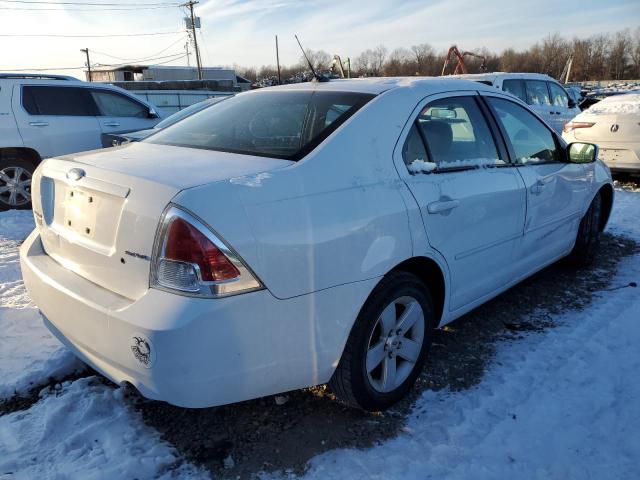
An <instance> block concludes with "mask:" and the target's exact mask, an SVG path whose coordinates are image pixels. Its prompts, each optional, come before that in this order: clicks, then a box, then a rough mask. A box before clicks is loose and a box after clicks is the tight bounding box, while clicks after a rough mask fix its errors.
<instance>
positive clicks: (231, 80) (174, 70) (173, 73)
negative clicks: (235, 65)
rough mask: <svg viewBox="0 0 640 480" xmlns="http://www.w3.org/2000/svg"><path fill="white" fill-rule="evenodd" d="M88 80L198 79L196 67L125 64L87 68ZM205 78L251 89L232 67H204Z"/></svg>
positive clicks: (241, 89) (151, 80)
mask: <svg viewBox="0 0 640 480" xmlns="http://www.w3.org/2000/svg"><path fill="white" fill-rule="evenodd" d="M85 76H86V78H87V80H91V81H93V82H109V83H111V82H165V81H166V82H170V81H182V80H198V69H197V68H196V67H181V66H167V65H161V66H154V65H123V66H121V67H117V68H106V67H98V68H95V69H92V70H91V79H89V72H88V71H86V70H85ZM202 77H203V80H213V81H216V82H218V85H219V86H220V87H224V88H230V89H234V90H240V91H244V90H249V89H250V88H251V82H250V81H249V80H247V79H246V78H243V77H241V76H239V75H236V72H235V70H233V69H230V68H213V67H205V68H203V69H202Z"/></svg>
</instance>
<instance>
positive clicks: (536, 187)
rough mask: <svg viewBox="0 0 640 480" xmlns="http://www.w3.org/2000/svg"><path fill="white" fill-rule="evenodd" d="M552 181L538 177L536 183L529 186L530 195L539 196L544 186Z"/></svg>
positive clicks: (548, 178)
mask: <svg viewBox="0 0 640 480" xmlns="http://www.w3.org/2000/svg"><path fill="white" fill-rule="evenodd" d="M552 181H553V177H551V176H548V177H538V179H537V180H536V183H534V184H533V185H532V186H531V193H536V194H540V193H542V189H543V188H544V187H545V185H549V184H550V183H551V182H552Z"/></svg>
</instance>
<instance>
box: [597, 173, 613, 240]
mask: <svg viewBox="0 0 640 480" xmlns="http://www.w3.org/2000/svg"><path fill="white" fill-rule="evenodd" d="M598 193H600V198H601V199H602V213H601V215H600V231H601V232H602V231H603V230H604V228H605V227H606V226H607V222H608V221H609V216H610V215H611V210H612V209H613V187H612V186H611V184H609V183H605V184H604V185H603V186H602V187H600V190H598Z"/></svg>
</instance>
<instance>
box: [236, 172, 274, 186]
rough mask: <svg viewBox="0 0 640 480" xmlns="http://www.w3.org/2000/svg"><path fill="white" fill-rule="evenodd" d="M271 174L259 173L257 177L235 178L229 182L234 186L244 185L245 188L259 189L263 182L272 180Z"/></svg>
mask: <svg viewBox="0 0 640 480" xmlns="http://www.w3.org/2000/svg"><path fill="white" fill-rule="evenodd" d="M271 177H272V175H271V174H270V173H266V172H265V173H258V174H257V175H248V176H244V177H234V178H232V179H230V180H229V181H230V182H231V183H233V184H234V185H244V186H245V187H259V186H261V185H262V181H263V180H266V179H267V178H271Z"/></svg>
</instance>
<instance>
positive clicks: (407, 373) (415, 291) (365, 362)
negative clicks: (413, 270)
mask: <svg viewBox="0 0 640 480" xmlns="http://www.w3.org/2000/svg"><path fill="white" fill-rule="evenodd" d="M403 322H404V323H403ZM403 325H404V326H407V325H408V328H404V327H403ZM435 328H436V320H435V315H434V309H433V301H432V299H431V295H430V293H429V290H428V288H427V287H426V285H425V284H424V283H423V282H422V281H421V280H420V279H419V278H418V277H416V276H415V275H413V274H410V273H407V272H402V271H397V272H392V273H390V274H389V275H387V276H386V277H385V278H384V279H383V280H382V281H381V282H380V283H379V284H378V285H377V286H376V288H375V289H374V290H373V292H372V293H371V295H370V296H369V298H368V299H367V301H366V303H365V304H364V306H363V307H362V310H361V311H360V314H359V315H358V318H357V319H356V322H355V324H354V326H353V329H352V330H351V333H350V335H349V338H348V340H347V343H346V346H345V349H344V352H343V353H342V358H341V359H340V363H339V364H338V367H337V368H336V371H335V372H334V374H333V377H332V378H331V380H330V382H329V388H330V389H331V390H332V391H333V393H335V395H336V396H337V397H338V398H339V399H340V400H342V401H344V402H345V403H347V404H349V405H351V406H354V407H359V408H362V409H364V410H368V411H379V410H384V409H386V408H388V407H390V406H391V405H393V404H394V403H396V402H397V401H398V400H400V399H402V398H403V397H404V396H405V395H406V394H407V393H408V391H409V390H410V389H411V387H412V386H413V384H414V383H415V381H416V378H417V377H418V375H419V374H420V372H421V371H422V367H423V366H424V362H425V359H426V357H427V354H428V351H429V346H430V344H431V341H432V339H433V333H434V330H435ZM398 344H399V345H398ZM418 344H419V345H418ZM378 359H380V361H379V362H378ZM390 372H393V373H390Z"/></svg>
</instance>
